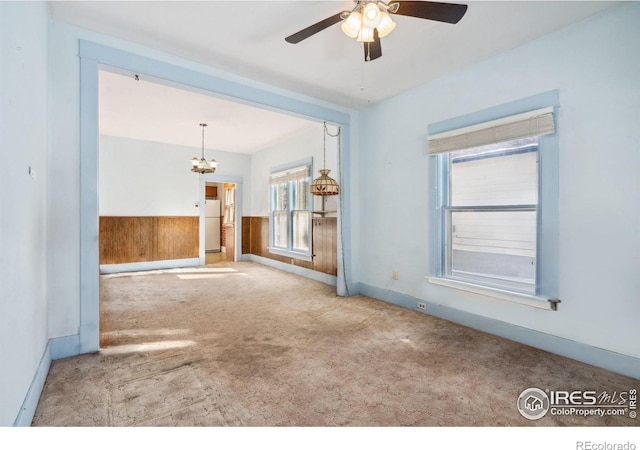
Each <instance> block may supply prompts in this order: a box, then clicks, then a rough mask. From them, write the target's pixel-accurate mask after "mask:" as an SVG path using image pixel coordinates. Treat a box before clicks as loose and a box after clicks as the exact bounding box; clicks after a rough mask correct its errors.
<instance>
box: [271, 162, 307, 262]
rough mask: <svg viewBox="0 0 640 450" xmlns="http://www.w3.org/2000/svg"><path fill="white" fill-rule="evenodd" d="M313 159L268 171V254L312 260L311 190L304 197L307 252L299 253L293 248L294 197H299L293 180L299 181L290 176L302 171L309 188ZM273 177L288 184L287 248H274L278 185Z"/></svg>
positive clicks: (296, 176)
mask: <svg viewBox="0 0 640 450" xmlns="http://www.w3.org/2000/svg"><path fill="white" fill-rule="evenodd" d="M312 169H313V159H312V158H309V159H305V160H300V161H295V162H292V163H289V164H285V165H282V166H278V167H274V168H272V169H271V171H270V179H269V253H273V254H276V255H280V256H287V257H291V258H295V259H300V260H303V261H312V260H313V248H312V245H313V232H312V219H313V198H312V196H311V190H310V189H308V190H307V192H305V193H304V195H306V196H307V205H308V209H307V210H306V211H308V212H309V219H308V224H307V226H308V230H309V233H308V238H307V248H308V250H307V251H299V250H296V249H294V248H293V234H294V229H293V228H294V225H295V224H294V220H293V213H294V212H295V211H297V210H294V209H293V208H294V206H295V201H294V200H295V196H296V195H299V193H298V192H296V189H295V179H299V178H298V177H299V176H300V175H293V176H290V174H295V173H299V171H304V173H306V178H307V181H308V183H307V184H308V185H309V187H310V186H311V174H312V173H313V170H312ZM274 177H275V178H277V177H283V179H285V180H286V181H285V182H287V183H289V189H288V191H287V193H288V204H287V246H286V248H285V247H276V246H275V235H274V227H275V219H274V217H275V213H276V210H275V209H274V208H275V204H276V201H275V200H276V189H277V186H278V184H279V183H276V182H274V181H273V180H274Z"/></svg>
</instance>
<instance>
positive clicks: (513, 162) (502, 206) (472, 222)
mask: <svg viewBox="0 0 640 450" xmlns="http://www.w3.org/2000/svg"><path fill="white" fill-rule="evenodd" d="M445 158H446V159H447V174H446V176H448V178H449V183H448V187H449V195H448V196H447V197H448V201H447V202H446V204H444V205H443V207H442V211H443V212H442V214H443V220H444V223H445V227H444V230H443V231H444V233H445V235H444V236H443V239H442V242H443V243H446V246H445V248H444V258H445V260H444V267H445V268H446V275H447V276H449V277H455V278H461V279H465V280H468V281H472V282H479V283H482V284H487V285H490V286H495V287H500V288H506V289H510V290H514V291H519V292H525V293H528V294H535V293H536V239H537V232H536V230H537V217H536V211H537V208H538V140H537V138H535V137H531V138H526V139H521V140H514V141H508V142H504V143H500V144H492V145H486V146H481V147H476V148H473V149H468V150H459V151H456V152H451V153H449V154H448V155H446V156H445Z"/></svg>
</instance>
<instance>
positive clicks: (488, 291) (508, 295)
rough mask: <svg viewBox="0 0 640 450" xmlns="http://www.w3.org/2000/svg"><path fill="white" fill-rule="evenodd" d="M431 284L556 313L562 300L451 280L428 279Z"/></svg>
mask: <svg viewBox="0 0 640 450" xmlns="http://www.w3.org/2000/svg"><path fill="white" fill-rule="evenodd" d="M426 279H427V280H428V281H429V283H433V284H438V285H440V286H446V287H450V288H454V289H459V290H462V291H467V292H473V293H474V294H480V295H486V296H487V297H492V298H496V299H499V300H506V301H509V302H513V303H519V304H521V305H527V306H532V307H534V308H540V309H546V310H549V311H556V310H557V309H558V303H560V300H558V299H551V298H546V297H538V296H535V295H528V294H519V293H517V292H511V291H505V290H502V289H496V288H491V287H487V286H480V285H477V284H471V283H465V282H463V281H458V280H453V279H450V278H439V277H426Z"/></svg>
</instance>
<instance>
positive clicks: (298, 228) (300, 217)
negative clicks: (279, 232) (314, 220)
mask: <svg viewBox="0 0 640 450" xmlns="http://www.w3.org/2000/svg"><path fill="white" fill-rule="evenodd" d="M309 215H310V214H309V211H294V212H293V249H294V250H296V251H303V252H308V251H309V218H310V217H309Z"/></svg>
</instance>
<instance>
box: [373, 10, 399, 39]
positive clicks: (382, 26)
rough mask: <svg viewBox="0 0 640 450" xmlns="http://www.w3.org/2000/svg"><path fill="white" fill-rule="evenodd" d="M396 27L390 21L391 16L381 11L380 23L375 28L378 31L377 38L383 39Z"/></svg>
mask: <svg viewBox="0 0 640 450" xmlns="http://www.w3.org/2000/svg"><path fill="white" fill-rule="evenodd" d="M395 27H396V23H395V22H394V21H393V20H391V16H389V14H387V13H386V12H384V11H381V18H380V23H379V24H378V26H377V27H376V28H377V29H378V37H381V38H383V37H385V36H386V35H388V34H389V33H391V32H392V31H393V29H394V28H395Z"/></svg>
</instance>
